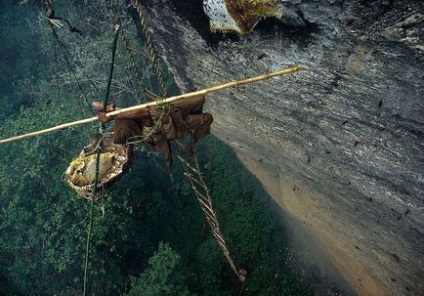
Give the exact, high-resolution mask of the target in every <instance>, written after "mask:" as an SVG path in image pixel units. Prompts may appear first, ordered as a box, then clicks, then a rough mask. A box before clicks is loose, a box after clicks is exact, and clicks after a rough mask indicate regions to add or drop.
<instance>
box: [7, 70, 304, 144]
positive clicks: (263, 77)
mask: <svg viewBox="0 0 424 296" xmlns="http://www.w3.org/2000/svg"><path fill="white" fill-rule="evenodd" d="M300 70H302V68H301V67H299V66H294V67H290V68H285V69H282V70H279V71H275V72H271V73H267V74H262V75H259V76H255V77H251V78H246V79H242V80H235V81H231V82H228V83H224V84H220V85H216V86H213V87H210V88H205V89H202V90H198V91H194V92H191V93H187V94H182V95H178V96H173V97H169V98H167V99H163V100H162V99H159V100H157V101H155V102H149V103H144V104H141V105H136V106H132V107H128V108H122V109H119V110H116V111H112V112H108V113H106V117H107V118H110V117H112V118H113V117H114V116H116V115H118V114H122V113H126V112H129V111H134V110H140V109H145V108H148V107H152V106H156V105H158V104H166V103H172V102H175V101H178V100H182V99H188V98H192V97H196V96H200V95H206V94H208V93H211V92H216V91H219V90H223V89H226V88H230V87H235V86H239V85H243V84H249V83H253V82H258V81H262V80H266V79H269V78H272V77H276V76H281V75H285V74H289V73H294V72H298V71H300ZM97 120H98V118H97V116H94V117H90V118H86V119H82V120H77V121H73V122H68V123H64V124H60V125H57V126H54V127H51V128H47V129H44V130H39V131H36V132H31V133H27V134H23V135H19V136H14V137H11V138H7V139H3V140H0V144H4V143H8V142H13V141H17V140H20V139H24V138H29V137H34V136H38V135H43V134H47V133H51V132H54V131H58V130H62V129H65V128H68V127H71V126H76V125H81V124H85V123H90V122H93V121H97Z"/></svg>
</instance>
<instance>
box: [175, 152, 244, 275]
mask: <svg viewBox="0 0 424 296" xmlns="http://www.w3.org/2000/svg"><path fill="white" fill-rule="evenodd" d="M177 157H178V159H179V160H180V162H181V164H182V165H183V168H184V175H185V176H186V177H187V178H188V180H189V182H190V185H191V189H192V190H193V192H194V194H195V195H196V198H197V200H198V201H199V204H200V207H201V209H202V211H203V213H204V215H205V217H206V221H207V222H208V224H209V226H210V228H211V230H212V234H213V236H214V237H215V239H216V241H217V242H218V245H219V247H220V248H221V250H222V252H223V253H224V256H225V258H226V259H227V262H228V264H229V265H230V267H231V269H232V270H233V271H234V273H235V274H236V276H237V277H238V278H239V280H240V281H241V282H244V281H245V277H244V276H243V275H241V274H240V273H239V272H238V269H237V267H236V265H235V263H234V260H233V259H232V258H231V255H230V251H229V250H228V247H227V244H226V242H225V240H224V236H223V235H222V233H221V230H220V228H219V222H218V218H217V217H216V213H215V211H214V209H213V206H212V198H211V196H210V193H209V188H208V186H207V185H206V182H205V180H204V179H203V176H202V173H201V172H200V166H199V161H198V159H197V156H196V155H194V156H193V157H192V164H190V163H189V161H187V160H185V159H184V158H182V157H181V156H179V155H177Z"/></svg>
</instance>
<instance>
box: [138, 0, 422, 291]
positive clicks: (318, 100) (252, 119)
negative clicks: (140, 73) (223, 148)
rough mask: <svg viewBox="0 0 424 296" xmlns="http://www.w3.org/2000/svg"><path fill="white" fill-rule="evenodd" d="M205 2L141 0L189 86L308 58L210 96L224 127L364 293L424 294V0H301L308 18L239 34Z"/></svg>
mask: <svg viewBox="0 0 424 296" xmlns="http://www.w3.org/2000/svg"><path fill="white" fill-rule="evenodd" d="M201 2H202V1H201V0H186V1H177V0H167V1H166V0H151V1H143V5H144V6H143V7H144V8H145V11H146V13H147V19H146V21H147V24H148V25H149V28H150V29H151V32H152V34H153V40H154V43H155V49H156V51H157V52H158V54H159V55H160V57H161V58H162V60H163V61H165V62H166V64H167V66H168V67H169V69H170V71H171V72H172V73H173V74H174V76H175V79H176V82H177V84H178V86H179V87H180V88H181V89H182V91H192V90H195V89H201V88H205V87H208V86H213V85H216V84H219V83H223V82H226V81H229V80H236V79H241V78H245V77H249V76H255V75H257V74H260V73H264V72H270V71H274V70H278V69H281V68H284V67H286V66H289V65H302V66H303V67H304V68H305V70H304V71H302V72H299V73H297V74H294V75H290V76H284V77H279V78H273V79H270V80H268V81H265V82H260V83H257V84H254V85H249V86H242V87H237V88H233V89H230V90H227V91H221V92H219V93H215V94H211V95H208V100H207V104H206V106H205V109H206V110H208V111H209V112H211V113H213V114H214V117H215V121H214V125H213V133H214V134H215V135H216V136H218V137H219V138H220V139H222V140H223V141H224V142H226V143H228V144H229V145H231V146H232V147H233V148H234V149H235V150H236V151H237V152H238V153H239V154H240V155H241V156H242V160H244V161H245V162H246V164H249V163H250V164H251V165H250V167H251V169H254V168H255V167H256V168H260V170H264V171H266V172H267V174H268V177H267V174H260V177H261V178H262V181H263V183H264V184H265V185H267V184H268V185H269V182H271V181H269V180H270V179H269V176H272V179H273V181H272V186H271V185H269V186H268V189H270V188H271V189H270V193H271V194H272V196H273V198H274V199H275V200H276V201H277V202H278V203H279V204H280V205H281V206H282V207H283V208H284V210H285V211H287V212H288V213H289V214H290V215H292V216H293V217H295V218H296V219H297V220H298V221H301V222H302V223H303V224H304V225H305V227H307V228H308V229H309V231H310V233H311V234H312V235H314V236H315V237H316V238H317V239H318V240H319V241H320V242H321V244H322V246H323V247H324V248H325V250H326V251H327V252H328V254H329V256H330V257H331V258H332V260H333V261H334V263H335V264H336V265H337V266H338V268H339V269H340V271H341V272H342V273H343V275H344V276H345V277H346V279H347V280H348V281H349V282H350V283H351V284H352V285H353V287H354V289H355V290H356V291H357V292H358V294H360V295H424V292H423V291H424V282H423V278H424V273H423V266H424V255H423V246H424V176H423V172H424V140H423V139H424V102H423V100H424V62H423V60H424V58H423V52H424V39H423V36H424V21H423V20H424V16H423V11H424V4H423V1H402V0H400V1H393V0H392V1H337V0H332V1H330V0H328V1H306V0H305V1H298V2H297V3H296V4H293V5H292V6H290V7H288V8H287V15H293V14H298V15H299V17H301V18H302V19H303V20H304V23H305V25H299V24H297V25H296V24H292V25H290V22H287V21H284V22H282V21H279V20H277V19H266V20H263V21H261V22H260V23H259V24H258V26H257V27H256V28H255V30H254V32H252V33H250V34H247V35H245V36H241V37H240V36H238V35H236V34H220V33H217V34H212V33H210V31H209V27H208V19H207V17H206V15H205V14H204V13H203V10H202V3H201ZM252 163H253V164H254V165H252ZM264 178H265V179H264Z"/></svg>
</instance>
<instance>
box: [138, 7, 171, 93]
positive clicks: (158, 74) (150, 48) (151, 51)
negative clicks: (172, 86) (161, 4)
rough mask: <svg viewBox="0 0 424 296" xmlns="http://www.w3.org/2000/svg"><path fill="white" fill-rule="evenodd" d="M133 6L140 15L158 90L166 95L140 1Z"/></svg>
mask: <svg viewBox="0 0 424 296" xmlns="http://www.w3.org/2000/svg"><path fill="white" fill-rule="evenodd" d="M133 6H134V8H135V10H137V13H138V16H139V17H140V25H141V30H142V31H143V35H144V37H145V38H146V43H147V48H148V51H149V57H150V62H151V64H152V66H153V69H154V71H155V74H156V77H157V79H158V83H159V87H160V90H161V95H162V96H163V97H166V96H167V93H168V88H167V86H166V83H165V81H164V80H163V73H162V70H161V69H160V66H159V62H158V58H157V55H156V52H155V49H154V47H153V41H152V35H151V34H150V32H149V30H148V28H147V25H146V19H145V17H144V11H143V7H142V6H141V5H140V2H139V1H138V0H134V1H133Z"/></svg>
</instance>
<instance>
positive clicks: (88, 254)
mask: <svg viewBox="0 0 424 296" xmlns="http://www.w3.org/2000/svg"><path fill="white" fill-rule="evenodd" d="M119 28H120V25H119V23H118V24H117V25H116V27H115V31H116V32H115V38H114V39H113V46H112V60H111V63H110V69H109V78H108V83H107V88H106V95H105V98H104V100H103V111H106V107H107V103H108V100H109V94H110V86H111V84H112V76H113V69H114V64H115V53H116V44H117V42H118V36H119ZM104 129H105V124H104V123H102V124H101V126H100V132H101V134H103V132H104ZM102 140H103V139H102V138H100V140H99V142H98V143H97V145H96V178H95V180H94V189H93V194H92V197H91V208H90V220H89V225H88V231H87V244H86V248H85V264H84V283H83V293H82V295H83V296H86V295H87V286H88V262H89V259H90V245H91V237H92V229H93V217H94V202H95V197H96V194H97V190H98V188H97V184H99V171H100V154H101V152H102V149H101V145H100V143H101V141H102Z"/></svg>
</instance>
